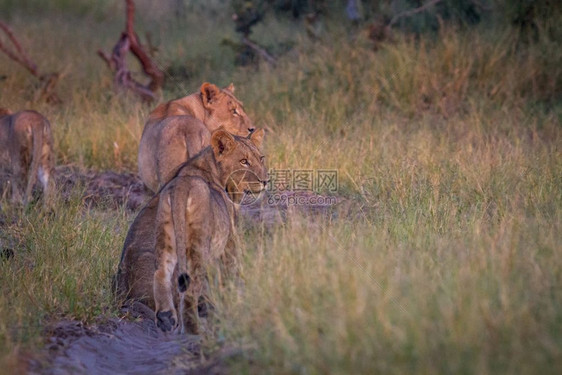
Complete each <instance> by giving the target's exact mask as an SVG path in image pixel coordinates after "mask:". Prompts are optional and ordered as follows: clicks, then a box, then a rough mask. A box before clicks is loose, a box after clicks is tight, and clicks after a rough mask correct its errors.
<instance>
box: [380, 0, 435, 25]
mask: <svg viewBox="0 0 562 375" xmlns="http://www.w3.org/2000/svg"><path fill="white" fill-rule="evenodd" d="M441 1H443V0H431V1H428V2H427V3H425V4H424V5H422V6H421V7H419V8H414V9H410V10H407V11H405V12H402V13H398V14H397V15H395V16H394V17H392V19H391V20H390V22H389V23H388V25H387V27H388V28H389V29H390V28H391V27H392V26H393V25H394V24H395V23H396V22H398V20H399V19H401V18H404V17H411V16H413V15H414V14H418V13H421V12H423V11H424V10H426V9H428V8H430V7H432V6H434V5H436V4H437V3H440V2H441Z"/></svg>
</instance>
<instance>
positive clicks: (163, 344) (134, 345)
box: [32, 318, 199, 375]
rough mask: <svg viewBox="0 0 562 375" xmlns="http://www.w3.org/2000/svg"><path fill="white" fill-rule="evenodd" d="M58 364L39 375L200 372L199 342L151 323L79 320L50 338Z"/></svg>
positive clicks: (54, 362) (59, 327) (61, 327)
mask: <svg viewBox="0 0 562 375" xmlns="http://www.w3.org/2000/svg"><path fill="white" fill-rule="evenodd" d="M49 341H50V342H51V344H50V345H49V351H50V353H51V354H52V355H53V360H52V362H51V363H49V364H48V365H47V366H46V368H44V369H41V368H36V369H35V370H34V371H32V372H35V373H41V374H52V375H63V374H173V373H179V372H181V373H185V372H187V371H189V368H188V367H187V366H188V365H189V364H191V366H192V370H193V371H196V370H197V366H195V364H197V363H198V362H199V361H198V358H199V338H198V337H197V336H193V335H178V334H167V335H166V334H164V333H162V332H161V331H160V330H159V329H157V327H156V326H155V324H154V321H153V320H151V319H146V318H141V319H138V320H134V321H128V320H117V319H111V320H109V321H107V322H104V323H103V324H100V325H95V326H92V327H84V326H82V325H81V324H80V323H79V322H73V321H62V322H59V323H57V326H56V327H55V329H54V331H53V336H51V337H50V338H49Z"/></svg>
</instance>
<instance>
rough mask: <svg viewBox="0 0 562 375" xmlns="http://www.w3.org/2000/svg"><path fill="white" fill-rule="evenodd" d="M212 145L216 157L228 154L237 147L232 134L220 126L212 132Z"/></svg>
mask: <svg viewBox="0 0 562 375" xmlns="http://www.w3.org/2000/svg"><path fill="white" fill-rule="evenodd" d="M211 147H212V148H213V152H214V154H215V156H216V157H218V156H221V155H225V154H228V153H229V152H230V151H232V150H233V149H234V148H235V147H236V142H235V140H234V137H233V136H232V134H230V133H229V132H227V131H226V130H224V127H222V126H221V127H220V128H218V129H216V130H215V131H213V133H211Z"/></svg>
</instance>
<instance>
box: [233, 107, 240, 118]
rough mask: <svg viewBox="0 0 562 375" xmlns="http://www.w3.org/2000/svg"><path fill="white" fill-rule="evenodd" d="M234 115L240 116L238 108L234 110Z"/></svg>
mask: <svg viewBox="0 0 562 375" xmlns="http://www.w3.org/2000/svg"><path fill="white" fill-rule="evenodd" d="M232 114H233V115H234V116H240V113H238V111H237V110H236V108H234V109H232Z"/></svg>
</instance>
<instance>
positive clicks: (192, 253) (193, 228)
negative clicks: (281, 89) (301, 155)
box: [116, 129, 268, 333]
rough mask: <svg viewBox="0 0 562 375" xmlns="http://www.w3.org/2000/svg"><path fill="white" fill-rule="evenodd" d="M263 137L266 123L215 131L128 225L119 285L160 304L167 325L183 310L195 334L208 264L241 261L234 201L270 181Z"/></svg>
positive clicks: (159, 319)
mask: <svg viewBox="0 0 562 375" xmlns="http://www.w3.org/2000/svg"><path fill="white" fill-rule="evenodd" d="M262 139H263V130H261V129H260V130H258V131H256V132H254V133H252V134H251V135H250V136H249V138H241V137H237V136H233V135H231V134H229V133H228V132H227V131H225V130H224V129H218V130H215V131H214V132H213V133H212V135H211V142H210V143H211V147H207V148H205V149H204V150H203V151H202V152H201V153H200V154H198V155H197V156H195V157H194V158H192V159H190V160H189V161H188V162H187V163H185V164H183V165H182V166H181V167H180V169H179V170H178V172H177V174H176V176H175V177H174V178H173V179H172V180H171V181H170V182H168V184H166V186H165V187H164V188H162V190H161V191H160V192H159V193H158V194H157V195H155V196H154V197H153V198H152V199H151V200H150V201H149V202H148V203H147V205H146V206H145V207H144V208H143V209H142V210H141V211H140V212H139V214H138V215H137V217H136V218H135V220H134V222H133V224H132V225H131V227H130V229H129V233H128V234H127V238H126V240H125V245H124V247H123V254H122V256H121V261H120V263H119V268H118V272H117V278H116V279H117V290H118V292H119V293H120V294H121V295H123V296H126V297H127V298H130V299H138V300H140V301H142V302H145V303H146V304H147V305H148V306H149V307H151V308H153V309H155V310H156V324H157V325H158V327H160V328H161V329H162V330H164V331H169V330H171V329H173V328H175V327H176V326H177V324H178V313H177V310H178V309H179V310H180V314H179V315H180V317H181V328H182V331H183V330H188V331H190V332H193V333H196V332H197V331H198V318H199V317H198V313H197V302H198V301H199V298H200V297H201V295H202V289H203V284H204V279H205V267H206V265H209V264H212V263H214V262H216V261H217V260H219V259H220V260H221V261H222V262H221V263H222V265H223V266H224V267H225V269H226V270H227V271H230V272H232V271H233V270H234V268H235V267H236V263H237V247H236V232H235V217H236V215H235V211H236V208H235V204H234V203H238V202H240V200H241V198H242V197H241V195H240V194H239V193H254V192H261V191H262V190H263V189H264V188H265V185H266V184H267V178H268V177H267V171H266V168H265V164H264V158H263V155H262V153H261V151H260V147H261V143H262ZM179 275H181V276H179ZM180 291H181V292H182V293H180ZM186 291H187V293H185V292H186ZM185 294H187V295H185Z"/></svg>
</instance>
